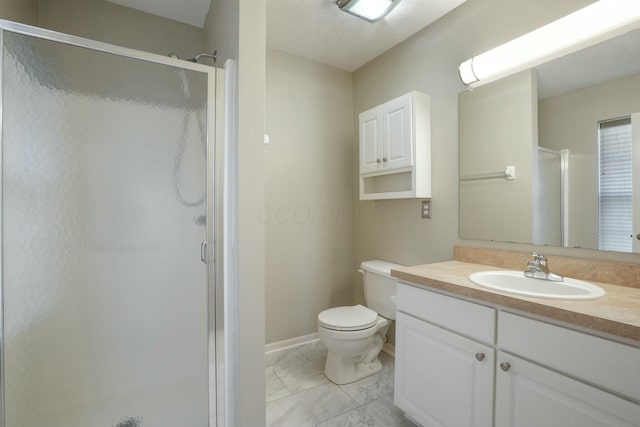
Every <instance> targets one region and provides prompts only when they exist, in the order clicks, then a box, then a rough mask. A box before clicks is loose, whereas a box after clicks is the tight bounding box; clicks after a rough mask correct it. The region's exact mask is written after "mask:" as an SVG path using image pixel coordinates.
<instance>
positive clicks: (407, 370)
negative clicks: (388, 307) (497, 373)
mask: <svg viewBox="0 0 640 427" xmlns="http://www.w3.org/2000/svg"><path fill="white" fill-rule="evenodd" d="M494 360H495V359H494V350H493V349H492V348H491V347H488V346H486V345H483V344H480V343H477V342H476V341H473V340H471V339H468V338H465V337H462V336H460V335H457V334H454V333H452V332H449V331H447V330H445V329H442V328H439V327H437V326H434V325H431V324H430V323H427V322H424V321H421V320H418V319H416V318H414V317H411V316H409V315H406V314H404V313H401V312H398V313H397V317H396V371H395V395H394V402H395V404H396V406H398V407H399V408H400V409H402V410H403V411H404V412H405V413H406V414H407V415H408V416H409V417H411V418H412V419H414V420H415V421H417V422H419V423H420V424H421V425H422V426H424V427H431V426H433V427H435V426H438V427H472V426H475V427H490V426H491V425H492V421H493V378H494Z"/></svg>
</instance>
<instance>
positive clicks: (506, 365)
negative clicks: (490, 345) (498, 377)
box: [500, 362, 511, 372]
mask: <svg viewBox="0 0 640 427" xmlns="http://www.w3.org/2000/svg"><path fill="white" fill-rule="evenodd" d="M500 369H502V370H503V371H505V372H507V371H508V370H509V369H511V364H510V363H509V362H502V363H501V364H500Z"/></svg>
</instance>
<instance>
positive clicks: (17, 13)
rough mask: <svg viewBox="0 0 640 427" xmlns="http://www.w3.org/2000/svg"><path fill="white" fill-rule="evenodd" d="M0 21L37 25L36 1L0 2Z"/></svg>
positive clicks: (12, 0) (15, 0) (13, 0)
mask: <svg viewBox="0 0 640 427" xmlns="http://www.w3.org/2000/svg"><path fill="white" fill-rule="evenodd" d="M0 19H6V20H7V21H14V22H19V23H21V24H28V25H38V0H1V1H0Z"/></svg>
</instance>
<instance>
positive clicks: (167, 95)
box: [0, 21, 223, 427]
mask: <svg viewBox="0 0 640 427" xmlns="http://www.w3.org/2000/svg"><path fill="white" fill-rule="evenodd" d="M221 78H222V71H221V70H217V69H215V68H212V67H207V66H203V65H199V64H192V63H188V62H185V61H179V60H177V59H172V58H169V57H166V58H165V57H161V56H156V55H153V54H148V53H143V52H138V51H134V50H130V49H125V48H119V47H115V46H111V45H107V44H104V43H99V42H94V41H89V40H85V39H81V38H77V37H72V36H67V35H62V34H59V33H55V32H50V31H46V30H41V29H36V28H33V27H27V26H22V25H19V24H14V23H10V22H7V21H0V113H1V115H0V131H1V132H0V137H1V140H0V142H1V162H2V163H1V164H2V175H1V203H2V209H1V223H2V227H1V239H2V245H1V249H0V250H1V258H0V260H1V261H0V262H1V282H0V291H1V293H0V295H1V318H0V319H1V325H0V326H1V328H0V350H1V353H0V357H1V372H0V374H1V376H0V382H1V384H0V385H1V387H0V389H1V400H2V406H1V407H0V411H1V417H0V427H45V426H46V427H97V426H108V427H112V426H113V427H135V426H140V427H175V426H180V427H213V426H215V425H216V417H217V410H216V408H217V407H218V406H219V405H220V403H219V402H220V401H221V399H222V397H223V396H221V395H220V394H221V392H220V390H221V387H220V384H221V382H222V380H221V374H222V368H221V366H222V365H221V358H220V356H219V354H220V353H221V351H220V346H221V343H222V342H223V341H222V338H223V337H222V336H221V332H219V331H220V330H221V327H220V322H219V319H221V309H222V305H221V303H220V300H221V298H220V285H219V280H217V278H218V277H219V272H216V269H215V268H214V256H215V254H214V249H215V248H214V245H213V242H214V241H215V237H216V235H217V234H218V233H217V232H216V228H217V227H219V226H220V224H219V221H216V218H217V215H216V211H217V210H219V209H220V206H219V204H218V203H216V194H218V192H216V191H215V190H216V185H217V183H218V180H217V179H216V168H215V167H214V166H215V164H216V157H217V156H216V144H214V142H215V140H216V136H220V129H219V126H216V125H217V124H218V123H220V114H221V111H220V110H221V108H220V105H221V104H220V101H219V100H220V99H221V96H220V95H221V93H220V90H221V85H220V82H221ZM217 100H218V101H217ZM217 149H218V150H219V149H220V148H217ZM217 273H218V274H217ZM217 275H218V277H217ZM216 331H218V332H216ZM216 355H218V357H217V356H216Z"/></svg>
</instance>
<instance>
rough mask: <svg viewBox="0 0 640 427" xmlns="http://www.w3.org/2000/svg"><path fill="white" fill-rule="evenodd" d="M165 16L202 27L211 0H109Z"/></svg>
mask: <svg viewBox="0 0 640 427" xmlns="http://www.w3.org/2000/svg"><path fill="white" fill-rule="evenodd" d="M107 1H108V2H111V3H115V4H119V5H121V6H126V7H130V8H132V9H137V10H141V11H143V12H147V13H151V14H153V15H158V16H162V17H163V18H168V19H173V20H174V21H179V22H183V23H185V24H189V25H193V26H194V27H200V28H202V27H203V26H204V20H205V18H206V17H207V13H209V6H210V5H211V0H107ZM214 1H215V0H214Z"/></svg>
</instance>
